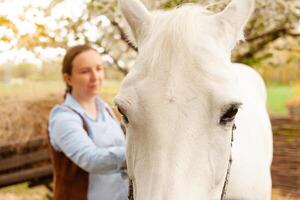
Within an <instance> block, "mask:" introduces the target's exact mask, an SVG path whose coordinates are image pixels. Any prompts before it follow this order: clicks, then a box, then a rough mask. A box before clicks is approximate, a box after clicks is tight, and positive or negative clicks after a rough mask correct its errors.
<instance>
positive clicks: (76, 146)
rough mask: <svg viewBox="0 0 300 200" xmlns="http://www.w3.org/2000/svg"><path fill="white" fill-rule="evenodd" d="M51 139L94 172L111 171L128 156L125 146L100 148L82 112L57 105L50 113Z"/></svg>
mask: <svg viewBox="0 0 300 200" xmlns="http://www.w3.org/2000/svg"><path fill="white" fill-rule="evenodd" d="M49 132H50V139H51V142H52V143H54V144H55V145H54V146H57V147H58V148H59V150H61V151H62V152H64V154H65V155H66V156H67V157H69V158H70V159H71V160H72V161H73V162H74V163H75V164H77V165H78V166H79V167H81V168H82V169H84V170H85V171H87V172H90V173H98V174H107V173H114V172H117V171H119V170H120V169H121V167H122V163H123V161H124V160H125V147H122V146H114V147H108V148H100V147H98V146H96V145H95V144H94V142H93V141H92V140H91V138H90V137H89V136H88V135H87V133H86V131H85V130H84V129H83V123H82V120H81V118H80V117H79V116H77V115H76V114H74V113H72V111H68V110H66V109H63V108H59V107H58V108H57V110H54V111H53V113H52V115H51V116H50V123H49Z"/></svg>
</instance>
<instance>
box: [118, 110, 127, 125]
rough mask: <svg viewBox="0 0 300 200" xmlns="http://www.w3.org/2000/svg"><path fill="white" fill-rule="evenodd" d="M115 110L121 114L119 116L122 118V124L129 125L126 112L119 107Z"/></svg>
mask: <svg viewBox="0 0 300 200" xmlns="http://www.w3.org/2000/svg"><path fill="white" fill-rule="evenodd" d="M117 109H118V111H119V113H121V116H122V122H124V123H125V124H128V123H129V120H128V118H127V116H126V114H125V113H126V112H125V110H124V109H122V108H121V107H120V106H117Z"/></svg>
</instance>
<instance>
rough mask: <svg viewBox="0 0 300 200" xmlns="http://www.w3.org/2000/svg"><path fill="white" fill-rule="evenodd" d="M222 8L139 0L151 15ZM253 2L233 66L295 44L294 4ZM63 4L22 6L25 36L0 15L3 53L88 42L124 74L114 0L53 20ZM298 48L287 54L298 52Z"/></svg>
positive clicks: (299, 10)
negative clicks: (162, 11)
mask: <svg viewBox="0 0 300 200" xmlns="http://www.w3.org/2000/svg"><path fill="white" fill-rule="evenodd" d="M5 2H6V3H7V2H9V1H8V0H6V1H4V3H5ZM68 2H69V4H68ZM71 2H73V1H71ZM228 2H230V0H225V1H224V0H155V1H154V0H144V3H145V4H146V5H147V7H149V8H151V9H170V8H173V7H175V6H178V5H181V4H183V3H199V4H201V5H204V6H206V7H207V8H208V9H210V10H211V11H213V12H217V11H220V10H222V9H223V8H224V7H225V6H226V5H227V4H228ZM256 2H257V3H256V9H255V13H254V15H253V17H252V18H251V19H250V21H249V23H248V25H247V27H246V31H245V35H246V41H247V42H243V43H241V44H240V45H239V46H238V47H237V48H236V50H235V51H234V54H233V60H235V61H239V62H244V63H250V64H253V63H254V64H255V63H259V62H263V61H264V60H265V59H270V57H272V55H271V54H270V53H269V52H268V51H267V50H268V49H269V48H271V47H272V48H274V49H276V48H278V46H277V45H276V43H277V42H278V41H280V40H287V38H290V37H291V38H293V39H295V40H298V41H299V36H300V25H299V23H300V21H299V20H300V1H299V0H257V1H256ZM1 4H2V3H0V6H1ZM66 4H68V6H70V1H62V0H52V1H51V0H50V1H48V5H47V6H35V7H34V6H31V5H30V4H25V5H24V7H23V10H22V12H20V14H19V15H18V19H19V20H20V21H22V20H23V22H26V21H27V22H28V18H29V16H31V18H32V19H34V20H32V19H31V26H33V27H34V28H33V30H34V31H31V32H30V31H27V33H26V32H25V33H24V31H23V32H22V30H21V29H20V28H19V27H18V25H17V24H16V23H15V21H14V20H13V19H12V18H10V17H9V16H6V15H3V14H2V15H1V14H0V24H1V26H0V29H3V30H4V29H5V32H6V34H2V37H1V39H0V42H1V43H2V44H4V43H5V44H6V50H7V49H12V48H14V47H17V48H18V49H20V48H26V49H28V50H30V51H34V52H35V51H36V48H37V47H42V48H46V47H55V48H56V47H61V48H67V47H68V46H70V45H73V44H75V43H80V42H81V43H82V42H92V43H95V44H96V46H97V48H98V49H99V51H101V52H102V53H104V54H106V55H107V58H108V59H107V60H108V61H109V63H110V64H111V65H113V66H116V67H117V68H118V69H119V70H121V71H122V72H124V73H127V71H128V69H129V68H130V67H131V66H132V64H133V60H134V57H135V56H136V52H137V49H136V47H134V45H132V44H131V43H130V42H129V41H128V39H127V36H126V33H125V32H126V31H125V30H126V29H127V28H126V24H125V22H124V20H123V19H122V16H121V14H120V12H119V9H118V7H117V0H101V1H99V0H85V1H83V2H82V5H81V6H80V7H81V8H82V10H81V11H80V12H77V13H78V15H76V16H73V17H72V16H68V15H59V16H58V17H57V16H56V17H55V12H58V11H59V10H60V9H61V12H63V11H64V10H63V9H62V8H64V5H66ZM32 21H33V23H32ZM28 24H29V22H28ZM274 44H275V45H274ZM298 44H299V43H298ZM298 44H297V45H294V47H292V48H291V49H290V50H294V49H299V45H298ZM280 48H283V49H285V48H286V47H285V46H283V47H282V46H281V47H280ZM261 52H265V53H261ZM36 53H37V52H36ZM296 53H297V51H296ZM298 53H299V51H298ZM37 54H38V53H37Z"/></svg>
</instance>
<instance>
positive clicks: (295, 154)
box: [272, 118, 300, 197]
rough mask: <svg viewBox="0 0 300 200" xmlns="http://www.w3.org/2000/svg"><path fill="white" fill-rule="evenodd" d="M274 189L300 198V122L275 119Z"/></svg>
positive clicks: (273, 123)
mask: <svg viewBox="0 0 300 200" xmlns="http://www.w3.org/2000/svg"><path fill="white" fill-rule="evenodd" d="M272 128H273V137H274V138H273V141H274V154H273V163H272V181H273V187H275V188H279V189H280V190H281V191H282V192H283V193H285V194H288V195H289V196H297V197H299V196H300V120H293V119H290V118H273V119H272Z"/></svg>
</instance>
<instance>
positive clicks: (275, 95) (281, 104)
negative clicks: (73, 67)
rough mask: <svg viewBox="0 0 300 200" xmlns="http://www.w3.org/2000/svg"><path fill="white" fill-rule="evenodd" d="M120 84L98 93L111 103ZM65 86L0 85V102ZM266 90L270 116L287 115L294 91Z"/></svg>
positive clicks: (39, 83)
mask: <svg viewBox="0 0 300 200" xmlns="http://www.w3.org/2000/svg"><path fill="white" fill-rule="evenodd" d="M119 86H120V82H117V81H109V80H107V81H106V82H105V84H104V86H103V88H102V90H101V92H100V94H101V95H100V96H102V97H104V99H105V100H107V101H108V103H112V101H113V98H114V96H115V94H116V93H117V92H118V89H119ZM64 89H65V85H64V83H63V82H62V81H48V82H42V81H36V82H34V81H27V82H24V84H22V85H7V84H1V83H0V100H1V97H2V99H3V97H4V99H7V97H13V98H15V99H18V100H20V101H22V100H27V99H37V98H39V97H45V96H47V95H49V94H53V95H62V94H63V93H64ZM267 89H268V110H269V112H270V113H271V114H272V115H287V114H288V111H287V109H286V107H285V102H286V100H287V99H289V98H291V97H292V96H295V91H294V89H293V87H292V86H290V85H275V84H273V85H269V86H268V87H267Z"/></svg>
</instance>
